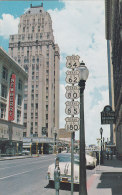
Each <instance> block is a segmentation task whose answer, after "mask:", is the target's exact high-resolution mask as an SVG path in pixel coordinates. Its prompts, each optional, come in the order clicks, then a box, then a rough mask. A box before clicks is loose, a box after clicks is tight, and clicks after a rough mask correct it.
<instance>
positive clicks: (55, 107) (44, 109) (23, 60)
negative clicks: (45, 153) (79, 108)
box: [9, 4, 60, 138]
mask: <svg viewBox="0 0 122 195" xmlns="http://www.w3.org/2000/svg"><path fill="white" fill-rule="evenodd" d="M9 54H10V55H11V56H12V57H13V58H14V59H15V60H16V61H17V62H18V63H19V64H21V66H22V67H23V68H24V69H25V71H26V72H27V73H28V81H27V82H26V84H25V89H24V90H25V91H24V127H25V129H24V132H23V137H37V138H38V137H39V138H40V137H47V138H51V137H53V136H54V134H53V131H54V128H57V129H58V128H59V60H60V54H59V47H58V45H57V44H55V41H54V36H53V29H52V20H51V17H50V15H49V13H48V12H46V11H45V10H44V8H43V5H41V6H32V4H31V7H30V9H29V10H27V11H26V12H25V13H24V14H23V15H22V16H20V23H19V26H18V34H16V35H11V36H10V40H9Z"/></svg>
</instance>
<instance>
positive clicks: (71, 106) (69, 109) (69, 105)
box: [65, 101, 80, 115]
mask: <svg viewBox="0 0 122 195" xmlns="http://www.w3.org/2000/svg"><path fill="white" fill-rule="evenodd" d="M65 104H66V109H65V113H66V114H68V115H77V114H79V112H80V108H79V104H80V103H79V102H78V101H75V102H74V101H72V102H69V101H67V102H66V103H65Z"/></svg>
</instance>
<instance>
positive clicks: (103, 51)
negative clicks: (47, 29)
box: [48, 1, 110, 144]
mask: <svg viewBox="0 0 122 195" xmlns="http://www.w3.org/2000/svg"><path fill="white" fill-rule="evenodd" d="M63 2H64V8H63V9H62V10H57V9H55V10H48V12H49V13H50V15H51V18H52V24H53V29H54V37H55V41H56V42H57V43H58V45H59V48H60V51H61V66H60V76H61V78H60V81H61V83H60V127H64V126H65V120H64V119H65V117H67V115H66V114H65V101H67V99H66V98H65V85H66V83H65V77H66V65H65V63H66V56H67V55H72V54H76V55H79V56H80V57H81V58H80V60H84V62H85V63H86V65H87V67H88V69H89V78H88V80H87V82H86V89H85V98H84V102H85V128H86V143H87V144H90V143H96V138H97V137H100V134H99V128H100V127H101V121H100V112H101V111H102V110H103V108H104V106H105V105H107V104H109V103H108V69H107V48H106V40H105V17H104V16H105V13H104V1H99V2H98V1H75V2H74V1H63ZM104 129H107V130H105V131H104V134H105V137H109V135H110V134H109V125H105V126H104ZM78 134H79V132H76V138H77V139H78V137H79V135H78ZM103 136H104V135H103Z"/></svg>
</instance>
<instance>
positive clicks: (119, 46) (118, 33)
mask: <svg viewBox="0 0 122 195" xmlns="http://www.w3.org/2000/svg"><path fill="white" fill-rule="evenodd" d="M105 11H106V18H105V19H106V39H107V40H109V41H110V48H111V50H110V59H111V66H112V75H111V80H113V89H114V107H115V120H116V122H115V135H116V136H115V137H116V150H117V154H118V156H119V157H122V25H121V24H122V0H116V1H114V0H105Z"/></svg>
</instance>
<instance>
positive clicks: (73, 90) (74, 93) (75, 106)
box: [65, 55, 80, 195]
mask: <svg viewBox="0 0 122 195" xmlns="http://www.w3.org/2000/svg"><path fill="white" fill-rule="evenodd" d="M79 58H80V57H79V56H75V55H72V56H67V57H66V59H67V62H66V67H67V68H70V69H72V71H69V70H68V71H67V72H66V82H67V83H68V84H72V85H71V86H69V85H67V86H66V94H65V96H66V98H67V99H71V101H67V102H66V109H65V113H66V114H67V115H71V117H67V118H66V119H65V120H66V125H65V129H66V131H68V132H71V195H73V191H74V190H73V183H74V136H75V131H77V130H79V127H80V124H79V118H77V117H74V115H78V114H79V112H80V108H79V106H80V104H79V102H78V101H74V100H75V99H77V98H79V97H80V93H79V87H78V85H77V86H75V84H77V83H78V82H79V71H77V70H74V69H75V68H77V67H78V66H80V62H79Z"/></svg>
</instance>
